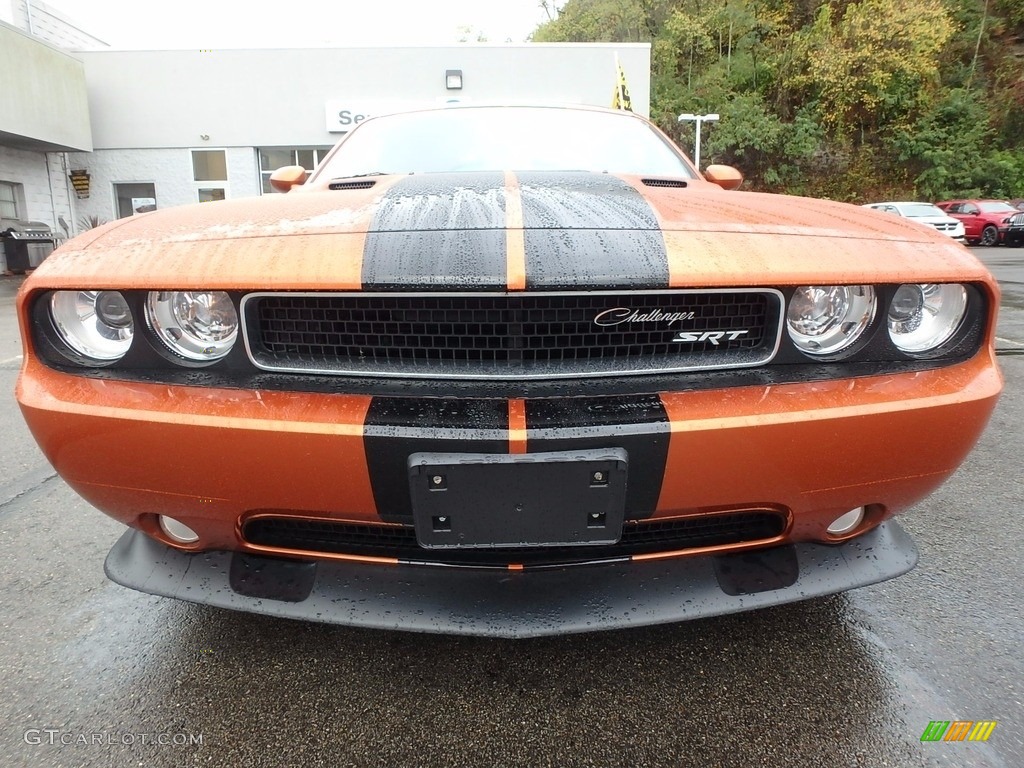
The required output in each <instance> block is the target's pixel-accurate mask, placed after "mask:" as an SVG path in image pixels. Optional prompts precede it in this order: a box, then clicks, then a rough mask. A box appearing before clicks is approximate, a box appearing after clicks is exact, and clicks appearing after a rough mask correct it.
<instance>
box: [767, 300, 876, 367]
mask: <svg viewBox="0 0 1024 768" xmlns="http://www.w3.org/2000/svg"><path fill="white" fill-rule="evenodd" d="M877 303H878V302H877V300H876V298H875V289H874V288H872V287H871V286H870V285H802V286H800V287H799V288H797V289H796V292H795V293H794V294H793V298H792V299H791V300H790V302H789V311H788V312H787V314H786V328H787V329H788V330H789V337H790V338H791V339H792V340H793V343H794V344H796V346H797V348H798V349H799V350H800V351H801V352H806V353H807V354H808V355H815V356H823V355H833V354H835V353H837V352H841V351H843V350H844V349H846V348H847V347H849V346H850V345H851V344H853V343H854V342H855V341H857V339H859V338H860V337H861V335H862V334H863V333H864V331H865V329H867V327H868V326H869V325H870V324H871V321H872V319H874V317H875V307H876V305H877Z"/></svg>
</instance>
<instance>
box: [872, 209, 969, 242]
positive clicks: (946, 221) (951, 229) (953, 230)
mask: <svg viewBox="0 0 1024 768" xmlns="http://www.w3.org/2000/svg"><path fill="white" fill-rule="evenodd" d="M864 207H865V208H874V209H875V210H876V211H884V212H885V213H893V214H895V215H897V216H902V217H903V218H905V219H913V220H914V221H917V222H920V223H921V224H927V225H928V226H930V227H934V228H935V229H937V230H939V232H941V233H942V234H944V235H949V236H950V237H952V238H953V239H954V240H956V241H957V242H958V243H965V242H967V233H966V231H965V230H964V224H963V222H962V221H957V220H956V219H954V218H953V217H952V216H949V215H947V214H946V213H945V212H944V211H943V210H942V209H941V208H939V207H938V206H935V205H932V204H931V203H868V204H867V205H865V206H864Z"/></svg>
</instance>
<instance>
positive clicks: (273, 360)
mask: <svg viewBox="0 0 1024 768" xmlns="http://www.w3.org/2000/svg"><path fill="white" fill-rule="evenodd" d="M779 314H780V306H779V300H778V298H777V295H776V294H774V293H770V292H767V291H710V292H699V293H698V292H692V293H686V292H673V293H653V294H650V293H646V294H645V293H641V294H614V293H613V294H609V293H596V292H595V293H586V294H577V293H573V294H524V295H506V294H498V295H494V294H477V295H419V296H416V295H403V294H384V295H381V294H376V295H367V294H346V295H337V294H334V295H311V294H275V295H257V296H254V297H252V298H251V299H250V300H249V301H247V306H246V324H247V332H248V334H249V338H250V347H251V349H252V354H253V357H254V360H255V361H256V362H257V364H259V365H260V366H261V367H264V368H270V369H283V370H298V371H316V370H320V371H323V372H350V373H357V374H360V373H362V374H374V373H380V374H384V375H388V374H396V375H402V374H410V375H414V374H417V373H420V374H423V373H426V374H429V375H437V376H445V375H474V374H475V375H480V376H486V377H494V376H499V377H500V376H507V377H509V378H513V377H520V376H524V375H525V376H530V375H535V376H540V377H543V376H558V375H574V374H576V373H579V372H587V373H591V374H602V373H603V374H615V373H624V372H640V373H645V372H656V371H663V370H685V369H700V368H715V367H731V366H742V365H756V364H760V363H763V362H766V361H767V360H768V359H769V358H770V357H771V355H772V353H773V351H774V346H775V342H776V333H777V330H778V322H779Z"/></svg>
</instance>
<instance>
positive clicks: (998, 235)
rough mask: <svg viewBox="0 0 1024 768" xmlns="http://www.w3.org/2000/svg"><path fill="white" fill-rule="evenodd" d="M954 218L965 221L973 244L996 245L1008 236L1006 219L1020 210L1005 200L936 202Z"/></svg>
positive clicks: (969, 238) (968, 235) (968, 238)
mask: <svg viewBox="0 0 1024 768" xmlns="http://www.w3.org/2000/svg"><path fill="white" fill-rule="evenodd" d="M936 205H937V206H938V207H939V208H941V209H942V210H944V211H945V212H946V213H947V214H948V215H950V216H952V217H953V218H954V219H959V220H960V221H962V222H963V223H964V229H965V230H966V232H967V242H968V243H970V244H971V245H996V244H997V243H1001V242H1003V241H1004V240H1005V238H1006V229H1007V223H1006V220H1007V219H1009V218H1010V217H1011V216H1013V215H1014V214H1015V213H1018V210H1017V209H1016V208H1014V207H1013V206H1012V205H1010V204H1009V203H1008V202H1006V201H1005V200H950V201H948V202H945V203H936Z"/></svg>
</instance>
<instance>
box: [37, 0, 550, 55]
mask: <svg viewBox="0 0 1024 768" xmlns="http://www.w3.org/2000/svg"><path fill="white" fill-rule="evenodd" d="M43 2H45V3H46V4H47V5H49V6H50V7H52V8H54V9H56V10H58V11H59V12H61V13H62V14H63V15H65V16H68V17H70V18H71V19H73V20H74V21H77V22H79V23H80V25H81V27H82V28H83V29H84V30H85V31H86V32H88V33H90V34H91V35H93V36H94V37H98V38H99V39H100V40H103V41H104V42H106V43H109V44H110V45H111V47H113V48H122V49H124V48H133V49H165V48H199V49H205V48H300V47H303V46H321V45H324V46H332V45H342V46H358V45H446V44H451V43H456V42H459V38H460V37H462V36H467V32H466V29H465V28H467V27H468V28H469V33H468V39H470V40H472V41H475V40H476V39H477V35H478V34H482V35H483V36H485V37H486V38H487V41H488V42H492V43H504V42H507V41H511V42H515V43H519V42H523V41H524V40H525V39H526V38H527V36H528V35H529V34H530V33H531V32H533V30H534V29H535V28H536V27H537V25H538V24H540V23H541V22H543V21H545V20H546V19H547V16H546V14H545V11H544V10H543V9H542V8H541V4H540V0H43Z"/></svg>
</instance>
